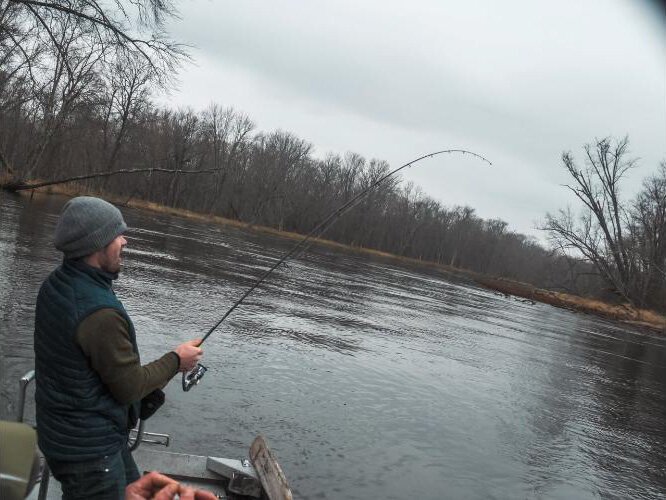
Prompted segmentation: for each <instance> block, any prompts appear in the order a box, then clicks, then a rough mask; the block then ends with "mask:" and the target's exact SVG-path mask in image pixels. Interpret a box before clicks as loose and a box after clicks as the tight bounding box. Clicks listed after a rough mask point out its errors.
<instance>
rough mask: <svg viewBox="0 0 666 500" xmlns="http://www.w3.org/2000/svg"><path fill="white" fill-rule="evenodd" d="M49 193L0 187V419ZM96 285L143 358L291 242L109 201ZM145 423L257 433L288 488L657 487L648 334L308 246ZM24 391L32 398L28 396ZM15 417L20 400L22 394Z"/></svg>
mask: <svg viewBox="0 0 666 500" xmlns="http://www.w3.org/2000/svg"><path fill="white" fill-rule="evenodd" d="M64 201H65V198H61V197H56V196H37V197H35V199H34V200H32V201H30V200H29V199H28V198H27V197H18V196H14V195H8V194H4V193H2V192H0V388H1V391H0V418H11V416H12V415H13V414H14V412H15V411H16V390H17V381H18V379H19V377H20V376H21V375H22V374H23V373H24V372H26V371H28V370H29V369H31V368H32V366H33V348H32V329H33V323H34V318H33V310H34V303H35V298H36V295H37V291H38V288H39V285H40V283H41V281H42V280H43V279H44V278H45V277H46V276H47V275H48V273H49V272H50V271H51V270H52V269H53V268H54V267H55V266H56V265H58V263H59V262H60V259H61V257H60V254H59V253H58V252H56V250H55V249H54V248H53V246H52V243H51V241H52V234H53V230H54V227H55V223H56V220H57V214H58V213H59V210H60V208H61V206H62V204H63V203H64ZM123 213H124V214H125V218H126V220H127V222H128V224H129V225H130V226H131V228H132V229H131V230H130V231H129V233H128V240H129V245H128V247H127V251H126V253H125V268H124V271H123V273H122V274H121V277H120V279H119V280H118V281H117V282H116V283H117V284H116V287H115V288H116V293H117V294H118V296H119V297H120V298H121V300H122V301H123V302H124V304H125V306H126V308H127V310H128V311H129V313H130V315H131V317H132V319H133V321H134V323H135V326H136V329H137V334H138V342H139V346H140V349H141V352H142V358H143V360H144V361H149V360H151V359H154V358H156V357H158V356H160V355H161V354H163V353H164V352H165V351H166V350H168V349H170V348H172V347H175V346H176V345H177V344H179V343H180V342H182V341H185V340H188V339H191V338H195V337H200V336H202V334H203V333H205V332H206V331H207V330H208V329H209V328H210V327H211V326H212V325H214V324H215V323H216V322H217V321H218V320H219V318H220V317H221V316H222V315H223V314H224V312H225V311H226V309H227V308H228V307H229V306H230V305H231V304H232V303H233V302H234V301H235V300H236V299H237V298H238V297H239V296H240V294H241V293H242V292H243V291H245V290H246V289H247V288H248V287H249V286H250V285H251V284H252V282H253V280H255V279H256V278H257V277H258V276H259V275H260V274H261V273H262V272H263V271H265V270H266V269H267V267H268V266H270V265H271V264H272V263H273V262H274V261H275V259H276V258H277V257H279V256H280V254H281V253H283V252H284V251H285V250H286V249H288V248H289V246H290V245H292V244H293V242H291V241H288V240H283V239H280V238H275V237H268V236H266V235H258V234H254V233H252V232H249V231H244V230H239V229H234V228H227V227H218V226H209V225H207V224H205V223H203V222H199V221H190V220H185V219H182V218H178V217H173V216H167V215H157V214H154V213H150V212H143V211H139V210H134V209H129V208H127V209H125V208H124V209H123ZM204 346H205V359H204V364H206V365H207V366H208V368H209V371H208V373H207V374H206V376H205V377H204V379H203V381H202V383H201V384H200V385H199V386H198V387H196V388H194V389H193V390H192V391H190V392H188V393H185V392H183V391H182V390H181V388H180V379H179V378H178V379H176V380H174V381H172V382H171V383H170V384H169V386H168V387H167V389H166V393H167V403H166V404H165V406H164V407H163V408H162V409H161V410H160V411H159V412H158V413H157V414H156V415H155V416H154V417H153V418H152V419H151V420H150V421H149V422H148V423H147V427H148V429H147V430H150V431H153V432H165V433H169V434H171V437H172V451H180V452H188V453H194V454H201V455H215V456H225V457H231V458H240V457H245V456H247V449H248V446H249V444H250V442H251V441H252V439H253V438H254V436H255V435H256V434H259V433H261V434H264V435H265V436H266V437H267V439H268V440H269V442H270V444H271V446H272V448H273V451H274V452H275V454H276V455H277V457H278V459H279V461H280V463H281V465H282V466H283V469H284V471H285V473H286V475H287V477H288V478H289V481H290V483H291V486H292V489H293V491H294V494H295V497H296V498H305V499H315V498H326V499H340V498H345V499H374V498H382V499H396V500H397V499H401V500H404V499H439V498H562V499H565V498H566V499H569V498H582V499H585V498H660V497H661V498H664V496H665V495H666V476H665V474H666V472H665V470H666V338H664V337H663V336H661V335H658V334H654V333H650V332H646V331H644V330H640V329H636V328H631V327H627V326H624V325H620V324H616V323H612V322H609V321H605V320H602V319H599V318H596V317H593V316H589V315H583V314H575V313H571V312H568V311H565V310H560V309H556V308H554V307H551V306H548V305H544V304H536V305H531V304H526V303H523V302H520V301H518V300H516V299H514V298H511V297H509V298H505V297H504V296H502V295H496V294H494V293H493V292H491V291H487V290H484V289H480V288H477V287H474V286H471V285H469V284H466V283H464V282H457V281H453V280H451V279H450V278H449V277H447V276H445V275H443V274H438V273H436V272H433V271H432V270H425V269H418V268H414V267H406V266H401V265H397V264H395V263H393V262H389V261H386V260H381V259H379V258H369V257H365V256H359V255H353V254H349V253H343V252H340V251H334V250H331V249H328V248H322V247H313V248H311V249H309V250H308V252H306V253H305V254H304V255H302V256H301V257H299V258H298V259H295V260H292V261H290V262H289V265H288V266H287V267H285V268H281V269H278V271H276V273H274V275H273V276H272V277H271V278H269V282H267V283H266V284H265V286H262V287H261V288H260V289H257V290H256V292H255V293H254V294H252V295H251V296H250V297H249V299H248V300H247V302H246V303H245V304H244V305H242V306H241V307H240V308H239V309H237V310H236V311H235V312H234V313H233V314H232V315H231V316H230V317H229V318H228V319H227V320H226V321H225V322H224V323H223V324H222V326H221V328H220V330H219V331H217V332H216V333H214V334H213V336H211V337H210V339H209V340H208V341H207V342H206V343H205V344H204ZM30 394H32V392H31V393H30ZM27 413H28V415H29V418H28V420H30V419H33V418H34V417H33V416H32V415H33V414H34V404H33V403H32V402H31V401H29V403H28V407H27Z"/></svg>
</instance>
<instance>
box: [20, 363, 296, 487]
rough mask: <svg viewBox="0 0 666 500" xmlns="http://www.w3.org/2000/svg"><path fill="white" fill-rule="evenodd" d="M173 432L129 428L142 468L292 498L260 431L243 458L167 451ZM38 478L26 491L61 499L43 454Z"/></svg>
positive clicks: (23, 387) (29, 377)
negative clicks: (32, 486)
mask: <svg viewBox="0 0 666 500" xmlns="http://www.w3.org/2000/svg"><path fill="white" fill-rule="evenodd" d="M34 378H35V371H34V370H31V371H29V372H28V373H26V374H25V375H24V376H23V377H21V380H20V382H19V397H18V411H17V421H18V422H23V421H24V409H25V397H26V391H27V388H28V385H29V384H30V383H31V382H32V381H33V380H34ZM170 442H171V438H170V436H169V435H168V434H160V433H155V432H146V431H144V429H143V423H142V422H139V424H138V425H137V427H136V428H135V429H133V430H132V431H130V442H129V443H128V445H129V446H130V449H131V450H132V455H133V457H134V460H135V462H136V464H137V466H138V467H139V471H140V472H141V473H142V474H146V473H148V472H150V471H158V472H160V473H161V474H164V475H166V476H169V477H171V478H173V479H175V480H176V481H178V482H180V483H183V484H186V485H188V486H191V487H193V488H197V489H204V490H207V491H210V492H212V493H213V494H215V495H217V497H218V498H220V499H229V500H235V499H243V500H245V499H260V500H292V498H293V496H292V493H291V489H290V487H289V484H288V482H287V479H286V477H285V475H284V473H283V471H282V468H281V467H280V464H279V463H278V461H277V459H276V458H275V455H274V454H273V452H272V451H271V449H270V447H269V445H268V442H267V440H266V439H265V438H264V437H263V436H261V435H259V436H257V437H256V438H255V439H254V440H253V441H252V444H251V445H250V447H249V450H248V457H247V458H242V459H233V458H221V457H213V456H203V455H191V454H187V453H172V452H168V451H165V450H164V449H163V448H168V447H169V444H170ZM40 462H41V467H40V469H41V470H40V473H39V475H38V479H37V480H38V483H37V484H36V485H35V487H34V488H32V491H31V492H30V494H29V495H28V497H27V498H28V499H31V500H46V499H52V498H53V499H56V498H57V499H59V498H61V496H62V493H61V490H60V484H59V483H58V482H57V481H55V480H54V479H53V478H52V476H51V475H50V473H49V470H48V466H47V464H46V461H45V460H44V459H43V457H41V460H40Z"/></svg>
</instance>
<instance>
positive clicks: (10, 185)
mask: <svg viewBox="0 0 666 500" xmlns="http://www.w3.org/2000/svg"><path fill="white" fill-rule="evenodd" d="M218 170H220V169H219V168H210V169H206V170H181V169H168V168H157V167H155V168H133V169H121V170H114V171H112V172H96V173H93V174H85V175H76V176H73V177H66V178H64V179H57V180H51V181H38V182H31V181H25V180H22V179H17V178H15V177H13V176H12V175H11V174H10V175H6V176H4V177H0V188H2V189H4V190H6V191H11V192H15V191H26V190H29V189H37V188H41V187H46V186H55V185H56V184H65V183H67V182H76V181H83V180H87V179H96V178H104V177H111V176H113V175H119V174H140V173H149V174H152V173H153V172H163V173H169V174H210V173H213V172H217V171H218Z"/></svg>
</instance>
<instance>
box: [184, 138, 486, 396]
mask: <svg viewBox="0 0 666 500" xmlns="http://www.w3.org/2000/svg"><path fill="white" fill-rule="evenodd" d="M444 153H449V154H450V153H462V154H463V155H465V154H469V155H472V156H474V157H475V158H478V159H480V160H482V161H485V162H486V163H487V164H488V165H490V166H492V163H491V162H490V161H488V160H487V159H486V158H484V157H483V156H481V155H479V154H476V153H473V152H472V151H467V150H466V149H445V150H442V151H435V152H434V153H428V154H427V155H423V156H420V157H418V158H416V159H414V160H412V161H410V162H409V163H405V164H404V165H401V166H400V167H398V168H396V169H394V170H391V171H390V172H389V173H388V174H386V175H384V176H383V177H380V178H379V179H378V180H376V181H375V182H373V183H372V184H370V186H368V187H367V188H365V189H364V190H363V191H361V192H360V193H358V194H357V195H356V196H354V197H352V198H351V199H350V200H349V201H347V202H345V203H344V204H342V206H340V207H338V208H337V209H335V210H334V211H333V212H332V213H331V214H329V215H328V216H327V217H326V218H325V219H324V220H323V221H321V222H320V223H319V224H317V226H316V227H315V228H314V229H313V230H312V231H310V232H309V233H308V234H307V235H305V237H303V239H302V240H300V241H299V242H298V243H297V244H296V245H294V246H293V247H292V248H291V250H289V251H288V252H287V253H286V254H284V255H283V256H282V257H281V258H280V259H279V260H278V261H277V262H276V263H275V264H273V265H272V266H271V268H270V269H268V270H267V271H266V272H264V274H262V275H261V277H260V278H259V279H258V280H257V281H255V282H254V284H253V285H252V286H251V287H250V288H249V289H248V290H247V291H246V292H245V293H244V294H243V295H242V296H241V298H239V299H238V300H237V301H236V302H235V303H234V305H232V306H231V307H230V308H229V310H228V311H227V312H226V313H225V314H224V316H222V319H220V321H218V322H217V323H216V324H215V325H214V326H213V327H212V328H211V329H210V330H208V332H207V333H206V335H204V337H203V338H202V339H201V342H200V343H199V347H200V346H201V344H203V343H204V341H205V340H206V339H207V338H208V337H209V336H210V334H211V333H213V332H214V331H215V330H216V329H217V327H218V326H220V325H221V324H222V322H223V321H224V320H225V319H227V316H229V315H230V314H231V313H232V312H233V310H234V309H236V308H237V307H238V306H239V305H241V303H242V302H243V301H244V300H245V298H246V297H247V296H248V295H250V294H251V293H252V292H253V291H254V289H255V288H257V287H258V286H259V285H260V284H261V283H263V282H264V280H265V279H266V278H268V276H269V275H270V274H271V273H272V272H273V271H274V270H275V269H277V267H278V266H279V265H280V264H282V263H283V262H284V261H285V260H287V259H288V258H289V257H291V256H292V255H294V254H295V253H296V252H297V251H298V250H300V249H301V248H302V247H303V246H304V245H305V243H307V242H308V241H309V240H311V239H312V238H313V237H315V235H317V236H322V235H323V234H324V233H325V232H326V230H327V229H328V228H329V227H331V226H332V225H333V223H335V221H336V220H337V219H338V218H339V217H340V216H342V215H343V214H344V213H345V212H347V211H348V210H351V209H352V208H354V205H356V203H357V202H358V201H360V200H361V199H362V198H363V197H365V195H366V194H368V193H369V192H370V191H372V190H373V189H374V188H376V187H377V186H379V185H380V184H381V183H382V182H384V181H385V180H386V179H388V178H390V177H392V176H393V175H395V174H397V173H398V172H400V171H401V170H402V169H404V168H407V167H411V166H412V165H414V164H415V163H417V162H419V161H421V160H423V159H424V158H432V157H433V156H436V155H440V154H444ZM317 233H319V234H317ZM207 370H208V368H206V367H205V366H204V365H202V364H201V363H197V366H195V367H194V368H193V369H192V370H190V371H189V372H186V373H183V390H184V391H189V390H190V389H191V388H192V387H194V386H195V385H197V384H198V383H199V381H200V380H201V379H202V378H203V376H204V374H205V373H206V371H207Z"/></svg>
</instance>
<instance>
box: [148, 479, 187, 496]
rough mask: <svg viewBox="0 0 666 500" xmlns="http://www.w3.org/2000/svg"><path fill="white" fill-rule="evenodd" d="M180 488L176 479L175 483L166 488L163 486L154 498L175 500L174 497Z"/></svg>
mask: <svg viewBox="0 0 666 500" xmlns="http://www.w3.org/2000/svg"><path fill="white" fill-rule="evenodd" d="M179 489H180V484H178V483H176V482H175V481H174V482H173V483H169V484H168V485H166V486H165V487H164V488H162V489H161V490H160V491H158V492H157V494H156V495H155V496H154V497H153V499H154V500H173V498H174V497H175V496H176V493H178V490H179ZM181 498H183V497H182V496H181Z"/></svg>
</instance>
